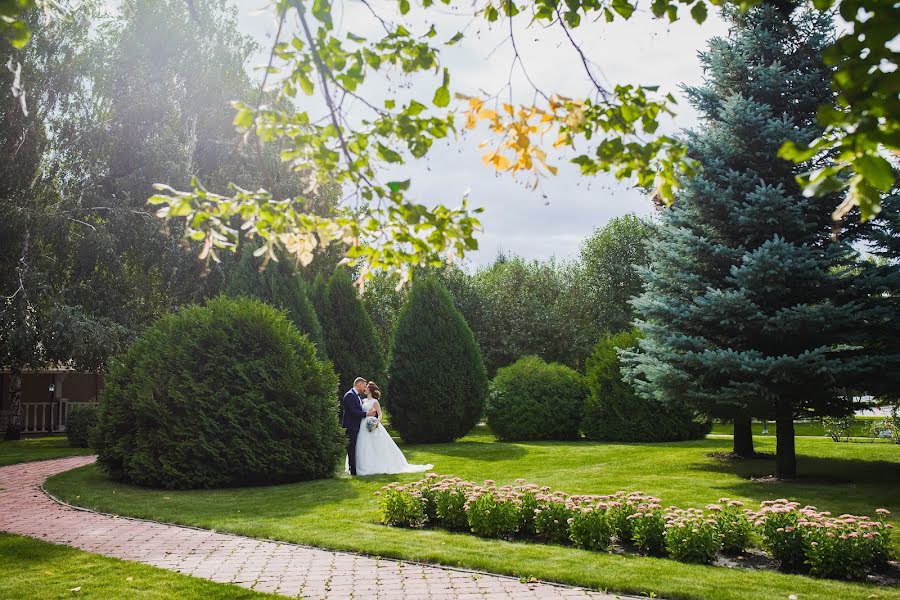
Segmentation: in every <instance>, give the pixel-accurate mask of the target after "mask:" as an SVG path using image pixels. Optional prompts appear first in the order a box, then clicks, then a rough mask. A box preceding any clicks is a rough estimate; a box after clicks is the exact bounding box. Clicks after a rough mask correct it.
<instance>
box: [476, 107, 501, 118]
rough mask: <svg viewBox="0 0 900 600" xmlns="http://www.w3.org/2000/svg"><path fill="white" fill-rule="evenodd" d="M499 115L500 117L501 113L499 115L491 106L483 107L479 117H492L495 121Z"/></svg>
mask: <svg viewBox="0 0 900 600" xmlns="http://www.w3.org/2000/svg"><path fill="white" fill-rule="evenodd" d="M499 117H500V115H498V114H497V113H495V112H494V111H492V110H491V109H489V108H482V109H481V110H479V111H478V118H479V119H490V120H492V121H493V120H495V119H498V118H499Z"/></svg>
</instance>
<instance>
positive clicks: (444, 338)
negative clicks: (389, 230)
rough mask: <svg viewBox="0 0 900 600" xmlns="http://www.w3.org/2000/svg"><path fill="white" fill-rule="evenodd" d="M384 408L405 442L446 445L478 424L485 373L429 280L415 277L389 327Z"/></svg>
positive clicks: (449, 304) (458, 319) (467, 333)
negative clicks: (388, 353)
mask: <svg viewBox="0 0 900 600" xmlns="http://www.w3.org/2000/svg"><path fill="white" fill-rule="evenodd" d="M391 347H392V355H391V363H390V367H389V371H388V386H387V391H386V393H385V400H384V405H385V409H386V410H387V411H388V412H389V413H390V415H391V426H392V427H393V428H394V429H396V430H397V432H398V433H399V434H400V435H401V436H402V437H403V439H404V440H406V441H408V442H423V443H425V442H451V441H453V440H455V439H457V438H460V437H462V436H464V435H465V434H467V433H468V432H469V431H470V430H471V429H472V427H474V426H475V424H476V423H477V422H478V419H479V418H480V417H481V414H482V411H483V410H484V400H485V396H486V395H487V385H488V381H487V373H486V371H485V368H484V361H483V360H482V358H481V351H480V350H479V349H478V344H477V343H476V342H475V336H474V335H473V334H472V330H471V329H469V326H468V325H467V324H466V321H465V319H464V318H463V316H462V313H460V312H459V311H458V310H457V309H456V307H454V306H453V301H452V300H451V299H450V294H449V293H448V292H447V290H446V288H444V286H443V285H441V283H440V282H439V281H438V280H437V279H436V278H434V277H433V276H426V277H425V278H423V279H416V280H415V281H414V283H413V286H412V289H411V290H410V293H409V298H408V299H407V301H406V304H404V305H403V308H402V309H401V310H400V315H399V316H398V318H397V325H396V327H395V329H394V335H393V340H392V344H391Z"/></svg>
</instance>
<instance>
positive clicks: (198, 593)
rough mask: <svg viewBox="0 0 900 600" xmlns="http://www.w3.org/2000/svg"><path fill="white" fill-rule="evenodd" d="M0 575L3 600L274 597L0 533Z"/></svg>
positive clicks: (0, 596) (0, 594) (0, 593)
mask: <svg viewBox="0 0 900 600" xmlns="http://www.w3.org/2000/svg"><path fill="white" fill-rule="evenodd" d="M0 573H2V576H0V598H3V599H4V600H5V599H7V598H17V599H18V598H41V599H45V598H97V599H98V600H108V599H112V598H116V599H118V598H142V599H149V600H152V599H154V598H160V599H169V598H197V599H200V598H203V599H204V600H205V599H209V598H222V599H223V600H224V599H226V598H227V599H229V600H231V599H236V598H273V597H274V596H271V595H269V594H260V593H258V592H253V591H251V590H247V589H244V588H242V587H238V586H236V585H225V584H221V583H213V582H212V581H206V580H204V579H197V578H195V577H188V576H187V575H180V574H178V573H173V572H171V571H166V570H164V569H157V568H155V567H149V566H147V565H142V564H139V563H133V562H127V561H124V560H117V559H115V558H106V557H105V556H100V555H98V554H91V553H89V552H82V551H81V550H76V549H75V548H69V547H67V546H56V545H54V544H48V543H47V542H42V541H39V540H34V539H31V538H28V537H21V536H18V535H10V534H8V533H0ZM76 588H77V589H76Z"/></svg>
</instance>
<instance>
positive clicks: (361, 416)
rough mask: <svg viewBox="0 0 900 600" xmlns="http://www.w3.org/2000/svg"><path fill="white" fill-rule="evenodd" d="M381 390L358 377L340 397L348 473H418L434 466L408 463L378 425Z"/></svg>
mask: <svg viewBox="0 0 900 600" xmlns="http://www.w3.org/2000/svg"><path fill="white" fill-rule="evenodd" d="M379 398H381V390H380V389H378V385H376V383H375V382H374V381H366V380H365V378H363V377H357V378H356V380H355V381H354V382H353V387H352V388H350V389H349V390H348V391H347V393H346V394H344V397H343V398H342V399H341V426H342V427H343V428H344V430H345V431H346V432H347V468H348V470H349V471H350V474H351V475H376V474H380V473H420V472H422V471H428V470H429V469H431V468H433V467H434V465H411V464H409V463H408V462H406V457H405V456H403V452H401V451H400V448H398V447H397V444H395V443H394V440H392V439H391V436H390V434H389V433H388V432H387V430H385V428H384V426H383V425H382V424H381V405H380V404H379V403H378V400H379Z"/></svg>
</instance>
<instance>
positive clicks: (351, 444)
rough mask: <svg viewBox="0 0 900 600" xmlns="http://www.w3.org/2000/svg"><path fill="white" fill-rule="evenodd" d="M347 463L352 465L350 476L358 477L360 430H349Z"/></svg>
mask: <svg viewBox="0 0 900 600" xmlns="http://www.w3.org/2000/svg"><path fill="white" fill-rule="evenodd" d="M346 431H347V462H348V463H350V474H351V475H356V440H357V438H359V429H347V430H346Z"/></svg>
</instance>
